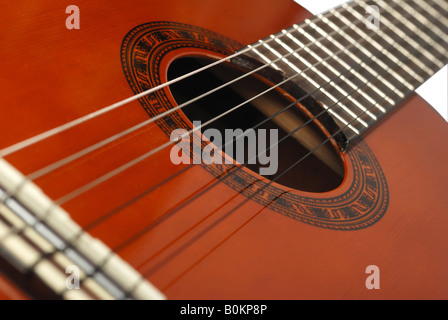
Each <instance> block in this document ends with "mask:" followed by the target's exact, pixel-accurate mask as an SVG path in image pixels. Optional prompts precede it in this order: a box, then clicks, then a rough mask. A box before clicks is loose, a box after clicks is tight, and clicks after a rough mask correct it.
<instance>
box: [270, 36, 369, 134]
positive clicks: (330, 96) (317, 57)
mask: <svg viewBox="0 0 448 320" xmlns="http://www.w3.org/2000/svg"><path fill="white" fill-rule="evenodd" d="M277 41H278V42H279V43H280V44H281V45H282V46H284V48H285V49H286V50H287V51H293V50H292V49H291V48H290V47H288V46H287V45H286V44H285V43H283V42H282V41H281V40H280V39H277ZM267 46H268V48H269V49H270V50H271V51H273V52H274V54H276V55H277V56H278V57H281V56H282V55H281V54H280V53H279V52H278V51H276V50H274V49H273V48H271V47H269V45H267ZM302 47H303V48H304V49H305V51H308V52H309V53H311V52H312V51H310V49H309V48H307V47H305V46H304V45H302ZM312 55H313V57H315V59H316V60H317V61H319V62H322V61H323V59H322V58H320V57H319V56H315V54H314V52H313V54H312ZM304 61H306V60H304ZM286 62H287V64H288V66H289V67H291V68H292V69H293V70H294V71H296V72H297V70H298V69H297V67H295V66H294V65H293V64H292V63H291V62H289V61H288V60H286ZM308 64H309V63H308ZM310 69H311V71H313V72H314V73H316V74H317V75H318V76H320V77H321V78H322V79H323V80H325V81H326V82H333V81H332V80H331V79H330V78H328V77H327V76H326V75H324V74H323V73H322V72H320V71H319V70H318V69H317V68H316V67H314V66H311V64H310ZM333 83H334V82H333ZM334 87H339V86H338V85H337V84H336V83H334ZM339 89H341V90H342V88H340V87H339ZM321 92H323V93H324V94H325V95H326V96H327V97H329V98H330V99H331V100H333V102H336V101H338V100H337V99H336V98H335V97H334V95H332V94H331V93H330V92H328V91H327V90H325V89H322V90H321ZM346 94H347V93H346V92H345V95H346ZM339 106H340V107H341V108H342V109H343V110H344V111H345V112H346V113H348V114H349V115H350V116H352V117H353V118H356V114H355V113H354V112H353V111H351V110H350V108H348V107H347V106H346V105H344V104H342V103H341V104H340V105H339ZM358 121H359V122H360V123H361V124H362V125H363V126H364V127H366V128H368V127H369V125H368V124H367V123H366V122H365V121H364V120H362V119H358Z"/></svg>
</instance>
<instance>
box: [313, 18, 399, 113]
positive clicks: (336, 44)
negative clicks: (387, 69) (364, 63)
mask: <svg viewBox="0 0 448 320" xmlns="http://www.w3.org/2000/svg"><path fill="white" fill-rule="evenodd" d="M305 22H306V23H307V24H308V25H310V26H311V27H312V28H313V29H315V30H317V32H318V33H319V34H321V35H326V34H327V33H326V32H325V31H324V30H323V29H322V28H320V27H319V26H317V25H316V24H315V23H314V22H312V21H310V20H305ZM328 38H329V39H330V40H331V43H332V44H334V45H335V46H336V47H338V48H339V49H341V48H343V47H342V46H341V45H340V44H339V42H338V41H336V40H335V39H334V38H333V37H331V36H328ZM335 59H336V60H337V61H338V63H339V64H341V65H342V66H343V67H344V68H346V69H350V66H349V65H347V64H346V63H345V62H344V61H342V60H340V59H339V58H338V57H336V58H335ZM352 73H353V75H355V77H357V78H358V79H360V80H365V78H364V76H363V75H361V74H360V73H359V72H357V71H355V72H352ZM386 83H388V84H389V87H390V86H392V85H391V84H390V83H389V82H388V81H386ZM370 86H371V88H372V89H373V90H374V91H375V92H376V93H377V94H379V95H380V96H381V97H385V95H384V93H383V91H382V90H380V89H379V88H378V87H377V86H375V85H374V84H371V85H370ZM392 87H393V86H392ZM395 94H397V95H398V96H399V97H400V98H403V97H404V96H405V95H404V93H402V92H401V91H399V90H395ZM365 98H366V99H367V100H371V98H370V97H369V95H366V97H365ZM386 99H389V98H386ZM390 101H391V100H390V99H389V102H390ZM391 103H394V102H393V101H392V102H391ZM379 108H380V111H381V112H383V113H385V112H386V110H384V109H382V108H381V107H379Z"/></svg>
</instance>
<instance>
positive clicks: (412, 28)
mask: <svg viewBox="0 0 448 320" xmlns="http://www.w3.org/2000/svg"><path fill="white" fill-rule="evenodd" d="M379 1H381V2H382V3H383V4H384V5H385V6H386V7H388V9H389V10H387V12H388V13H389V14H390V15H392V16H393V17H395V18H396V19H397V21H400V18H402V15H400V14H399V13H398V11H397V10H395V9H394V8H392V7H390V6H389V5H388V4H387V3H386V2H385V1H384V0H379ZM413 13H414V14H418V12H416V11H415V10H414V12H413ZM420 16H421V15H420ZM421 17H422V18H424V17H423V16H421ZM425 19H426V18H425ZM426 20H427V19H426ZM427 21H428V20H427ZM428 22H429V21H428ZM383 23H384V24H385V25H387V26H388V27H389V29H391V30H393V31H394V32H395V34H397V35H398V36H400V37H401V38H405V39H408V41H409V42H410V43H413V46H414V48H416V49H419V51H420V52H423V53H424V54H425V56H426V58H428V60H429V61H431V62H433V63H434V60H435V62H436V63H437V66H438V67H439V69H440V68H443V66H444V65H445V64H444V63H442V61H440V60H439V59H438V58H437V57H436V56H435V55H433V54H432V53H431V52H429V51H428V50H426V49H424V48H423V47H422V45H421V44H419V43H418V42H416V41H415V40H414V39H413V38H411V37H409V36H408V35H406V34H405V33H404V32H403V31H402V30H400V29H399V28H397V27H395V26H394V25H393V24H392V23H390V22H389V21H388V20H387V19H383ZM402 23H403V24H404V25H405V27H406V28H408V29H409V30H410V31H412V32H414V34H415V35H417V36H418V37H420V39H422V40H423V41H425V42H426V43H427V44H430V45H432V46H433V47H435V48H436V50H437V51H439V53H440V54H442V55H446V54H447V50H446V49H444V48H442V47H441V46H440V45H439V44H438V43H437V42H435V41H434V40H432V39H430V38H429V37H428V36H427V35H426V34H424V32H422V31H421V30H420V29H418V28H417V27H416V26H415V24H410V23H404V22H403V21H402ZM416 46H417V47H416Z"/></svg>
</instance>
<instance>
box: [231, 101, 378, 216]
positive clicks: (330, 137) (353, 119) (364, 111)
mask: <svg viewBox="0 0 448 320" xmlns="http://www.w3.org/2000/svg"><path fill="white" fill-rule="evenodd" d="M369 109H370V108H369ZM367 111H368V110H366V111H364V112H363V114H364V113H365V112H367ZM361 115H362V114H361ZM361 115H359V116H358V117H357V118H359V117H360V116H361ZM357 118H356V119H357ZM356 119H353V120H352V121H351V122H354V121H355V120H356ZM351 122H350V123H351ZM346 127H347V126H346ZM344 128H345V127H344ZM344 128H341V129H340V130H339V131H342V129H344ZM333 137H334V136H333ZM331 138H332V137H330V138H328V139H327V141H325V142H324V143H326V142H328V141H329V140H330V139H331ZM324 143H322V144H324ZM318 147H319V146H318ZM318 147H317V148H318ZM317 148H316V149H317ZM312 152H313V151H311V152H310V153H309V154H311V153H312ZM288 171H289V170H288ZM284 173H285V172H283V173H282V175H283V174H284ZM272 182H274V181H272ZM272 182H271V183H272ZM234 210H235V209H234Z"/></svg>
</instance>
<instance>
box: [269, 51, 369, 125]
mask: <svg viewBox="0 0 448 320" xmlns="http://www.w3.org/2000/svg"><path fill="white" fill-rule="evenodd" d="M265 47H266V48H267V49H268V50H269V51H270V52H272V53H273V54H274V55H276V56H278V57H281V56H282V55H281V54H280V53H278V52H277V51H276V50H274V49H273V48H272V47H270V46H269V45H267V46H266V45H265ZM306 49H308V48H306V47H305V50H306ZM299 59H300V61H302V62H303V63H304V64H305V66H307V68H308V70H312V71H314V72H316V69H315V66H314V65H313V64H311V63H309V62H308V61H307V60H306V59H304V58H303V57H300V56H299ZM286 63H287V65H288V66H289V67H291V68H292V69H293V70H294V71H297V70H298V71H299V72H300V69H297V67H295V66H294V65H293V64H291V63H290V62H289V61H288V60H287V62H286ZM302 77H303V78H304V79H306V80H307V81H308V82H309V83H311V84H312V85H313V86H314V87H315V88H317V89H320V90H319V91H320V92H323V93H324V94H325V95H326V96H327V97H328V98H330V99H331V100H332V101H333V102H336V101H338V100H337V99H336V98H335V97H334V96H332V95H331V94H330V93H329V92H328V91H327V90H325V89H324V88H322V86H321V85H319V83H317V82H316V81H314V80H313V79H312V78H310V77H309V76H308V75H307V74H306V73H305V72H302ZM323 79H325V77H324V78H323ZM327 82H330V83H332V82H333V81H331V79H328V81H327ZM322 104H323V106H324V108H326V109H327V110H328V112H329V113H331V114H332V115H333V116H334V117H336V118H337V119H338V120H339V121H341V122H342V123H343V124H344V125H347V126H348V127H349V128H350V129H351V130H353V131H354V132H355V133H357V134H359V131H358V130H357V129H356V128H354V127H353V126H352V125H349V121H348V120H346V119H344V118H343V117H342V116H341V115H340V114H338V113H336V112H335V111H334V110H332V109H329V108H328V107H327V106H326V104H325V103H323V102H322ZM342 109H343V110H344V111H345V112H346V113H348V114H349V115H351V116H352V117H353V118H356V115H354V114H353V113H352V112H351V111H350V110H349V109H348V108H347V107H345V108H343V107H342ZM363 125H367V123H365V122H364V124H363Z"/></svg>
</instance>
